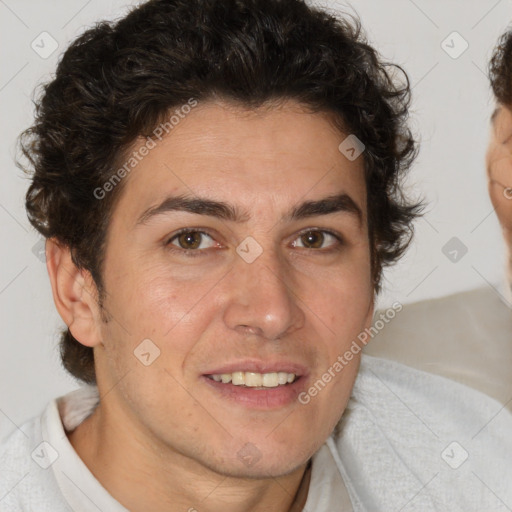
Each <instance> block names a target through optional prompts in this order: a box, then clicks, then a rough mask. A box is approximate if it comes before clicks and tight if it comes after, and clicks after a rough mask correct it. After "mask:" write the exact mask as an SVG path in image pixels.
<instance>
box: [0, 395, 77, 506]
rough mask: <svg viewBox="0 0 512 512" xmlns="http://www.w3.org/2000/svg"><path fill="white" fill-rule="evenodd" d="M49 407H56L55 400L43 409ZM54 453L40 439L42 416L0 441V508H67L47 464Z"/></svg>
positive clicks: (31, 420) (26, 423)
mask: <svg viewBox="0 0 512 512" xmlns="http://www.w3.org/2000/svg"><path fill="white" fill-rule="evenodd" d="M51 407H55V409H56V403H55V401H53V402H51V403H50V404H49V405H48V406H47V408H46V410H45V412H48V410H49V409H50V408H51ZM43 414H44V413H43ZM55 456H58V454H56V453H53V452H52V451H51V447H50V446H47V443H46V444H45V443H44V442H43V439H42V432H41V416H38V417H34V418H32V419H30V420H29V421H27V422H25V423H24V424H23V425H21V427H19V428H17V429H16V430H15V431H14V432H13V433H12V434H10V435H9V436H8V437H7V438H6V439H5V440H4V441H3V442H2V443H1V444H0V510H6V511H9V512H15V511H22V510H37V511H38V512H69V508H68V507H67V506H66V504H65V503H64V502H63V501H62V497H61V494H60V491H59V489H58V486H57V482H56V480H55V478H54V476H53V472H52V471H51V469H50V467H49V466H50V465H51V460H52V459H53V458H54V457H55Z"/></svg>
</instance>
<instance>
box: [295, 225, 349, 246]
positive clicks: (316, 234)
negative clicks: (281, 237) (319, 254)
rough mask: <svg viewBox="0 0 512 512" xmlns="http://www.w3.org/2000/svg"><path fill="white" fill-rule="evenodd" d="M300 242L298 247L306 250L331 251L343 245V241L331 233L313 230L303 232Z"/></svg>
mask: <svg viewBox="0 0 512 512" xmlns="http://www.w3.org/2000/svg"><path fill="white" fill-rule="evenodd" d="M297 240H299V241H300V242H299V243H297V242H295V244H294V245H295V246H296V247H301V248H304V249H325V250H327V249H329V248H333V247H334V246H336V245H338V246H341V245H342V240H341V239H340V237H338V236H336V235H334V234H333V233H330V232H329V231H323V230H320V229H311V230H309V231H305V232H303V233H302V234H301V235H299V237H298V238H297Z"/></svg>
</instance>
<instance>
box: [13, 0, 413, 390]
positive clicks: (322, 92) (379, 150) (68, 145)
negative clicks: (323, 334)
mask: <svg viewBox="0 0 512 512" xmlns="http://www.w3.org/2000/svg"><path fill="white" fill-rule="evenodd" d="M398 75H400V76H401V77H402V81H398V80H397V78H398ZM190 98H194V99H196V100H198V101H207V100H208V99H212V98H216V99H224V100H228V101H230V102H234V103H236V104H240V105H241V106H244V107H247V108H256V107H259V106H262V105H268V106H270V107H272V106H273V105H276V104H277V103H278V102H279V101H281V100H286V99H294V100H296V101H298V102H300V103H301V104H302V105H304V106H306V107H308V108H309V109H310V111H311V112H326V113H329V114H331V116H330V117H331V118H332V120H333V122H334V123H335V125H336V126H337V127H338V128H339V129H340V134H349V133H350V134H355V135H356V136H357V137H358V138H359V139H360V140H361V141H362V142H363V143H364V144H365V147H366V148H365V152H364V153H363V156H362V158H364V164H365V180H366V187H367V199H368V227H369V236H370V247H371V262H372V277H373V282H374V287H375V291H376V292H378V291H379V289H380V281H381V273H382V269H383V267H384V266H386V265H389V264H391V263H393V262H394V261H396V260H397V259H398V258H399V257H400V256H401V255H402V253H403V252H404V250H405V248H406V247H407V245H408V244H409V242H410V239H411V237H412V221H413V219H414V217H415V216H416V215H417V214H418V213H419V209H420V207H419V205H418V204H411V203H409V202H408V201H407V200H406V198H405V197H404V195H403V193H402V190H401V178H402V175H403V173H404V172H405V171H406V170H407V169H408V168H409V166H410V164H411V162H412V160H413V159H414V157H415V154H416V146H415V142H414V140H413V137H412V136H411V133H410V130H409V128H408V126H407V115H408V106H409V101H410V89H409V81H408V78H407V75H406V74H405V73H404V72H403V71H402V69H401V68H400V67H398V66H395V65H393V64H386V63H383V62H382V61H381V60H380V58H379V56H378V54H377V52H376V51H375V50H374V49H373V48H372V47H371V46H369V45H368V44H367V42H366V40H365V38H364V36H363V35H362V33H361V28H360V25H359V22H358V21H357V20H354V19H338V18H336V17H335V16H334V15H331V14H328V13H327V12H324V11H322V10H320V9H316V8H313V7H308V6H307V5H306V4H305V3H304V2H303V1H300V0H244V1H241V0H153V1H150V2H147V3H145V4H143V5H141V6H139V7H137V8H136V9H135V10H133V11H132V12H131V13H130V14H128V15H127V16H126V17H125V18H123V19H121V20H120V21H117V22H102V23H99V24H97V25H96V26H95V27H94V28H92V29H90V30H88V31H87V32H85V33H84V34H83V35H82V36H80V37H79V38H78V39H76V40H75V41H74V42H73V43H72V44H71V46H70V47H69V48H68V49H67V51H66V52H65V53H64V55H63V56H62V58H61V61H60V63H59V65H58V67H57V72H56V76H55V78H54V79H53V80H52V81H51V82H49V83H48V84H47V85H45V86H44V88H43V90H42V92H41V95H40V97H39V99H38V100H37V102H36V119H35V122H34V125H33V126H32V127H31V128H29V129H28V130H26V131H25V132H24V133H23V134H22V135H21V137H20V143H21V149H22V152H23V154H24V155H25V157H27V158H28V160H29V167H30V168H32V173H33V174H32V183H31V185H30V188H29V190H28V192H27V196H26V208H27V212H28V217H29V220H30V222H31V223H32V225H33V226H35V228H36V229H37V230H38V231H39V232H40V233H41V234H42V235H43V236H44V237H46V238H55V239H57V240H58V241H59V242H60V243H62V244H64V245H66V246H68V247H69V248H70V250H71V253H72V257H73V261H74V263H75V264H76V265H77V267H78V268H83V269H86V270H88V271H90V273H91V275H92V277H93V278H94V281H95V283H96V285H97V287H98V291H99V300H100V305H101V304H102V302H103V299H104V297H105V294H106V293H107V291H106V290H104V287H103V281H102V263H103V258H104V254H105V238H106V236H105V235H106V232H107V228H108V225H109V218H110V214H111V212H112V211H113V208H114V207H115V204H116V201H117V199H118V198H119V196H120V194H121V192H122V189H123V181H121V182H120V183H119V185H117V187H115V188H114V189H113V190H112V191H110V192H108V193H107V194H106V195H105V197H104V198H103V199H101V200H99V199H97V198H96V196H95V194H94V191H95V190H96V189H98V187H102V186H103V185H104V184H105V183H106V182H107V181H108V180H109V178H111V176H112V175H113V174H114V173H115V172H116V170H118V169H119V168H120V167H121V166H122V165H123V163H124V161H125V159H126V157H127V153H128V151H129V149H130V148H131V147H132V145H133V143H134V142H135V140H136V138H137V137H139V136H151V132H152V131H153V130H154V129H155V127H156V126H158V124H159V123H161V122H162V121H163V120H165V119H166V118H167V117H168V115H169V112H170V111H172V110H174V109H175V108H179V107H180V106H181V105H184V104H186V103H187V101H188V100H189V99H190ZM340 142H341V137H340ZM340 158H343V157H342V156H341V154H340ZM19 165H20V166H22V164H19ZM22 167H23V166H22ZM27 172H30V171H29V170H27ZM61 356H62V361H63V364H64V367H65V368H66V369H67V370H68V371H69V372H70V373H71V374H72V375H74V376H75V377H77V378H78V379H81V380H83V381H84V382H88V383H93V382H95V371H94V357H93V350H92V349H91V348H89V347H85V346H84V345H82V344H80V343H79V342H78V341H77V340H75V339H74V337H73V336H72V335H71V333H70V331H69V329H65V330H64V331H63V333H62V339H61Z"/></svg>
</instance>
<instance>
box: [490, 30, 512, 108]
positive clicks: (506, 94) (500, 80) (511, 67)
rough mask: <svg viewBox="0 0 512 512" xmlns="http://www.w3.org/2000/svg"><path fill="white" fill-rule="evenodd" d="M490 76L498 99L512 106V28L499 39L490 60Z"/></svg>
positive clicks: (503, 103)
mask: <svg viewBox="0 0 512 512" xmlns="http://www.w3.org/2000/svg"><path fill="white" fill-rule="evenodd" d="M489 78H490V80H491V87H492V90H493V92H494V96H495V97H496V100H497V101H498V102H499V103H501V104H502V105H506V106H508V107H512V29H509V30H508V31H507V32H505V33H504V34H502V35H501V36H500V38H499V39H498V43H497V45H496V47H495V48H494V51H493V54H492V57H491V60H490V62H489Z"/></svg>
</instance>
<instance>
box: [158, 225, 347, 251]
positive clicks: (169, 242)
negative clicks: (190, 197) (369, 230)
mask: <svg viewBox="0 0 512 512" xmlns="http://www.w3.org/2000/svg"><path fill="white" fill-rule="evenodd" d="M314 232H318V233H323V234H327V235H331V236H332V237H333V238H334V239H335V240H336V243H335V244H334V245H333V247H331V248H330V249H308V248H307V247H299V249H305V250H310V251H316V252H319V253H323V254H330V253H332V252H335V251H339V250H340V249H341V247H342V246H343V245H345V241H344V239H343V237H342V236H341V235H340V234H338V233H337V232H335V231H330V230H328V229H320V228H308V229H306V230H304V231H301V232H300V233H298V234H297V237H296V238H295V240H296V239H297V238H300V237H301V236H303V235H305V234H307V233H314ZM183 233H200V234H201V235H207V236H208V237H210V238H211V239H212V240H213V239H214V238H213V236H212V235H211V234H210V233H208V231H207V230H204V229H201V228H195V229H192V228H183V229H180V230H179V231H177V232H176V233H174V234H173V235H172V237H171V238H169V239H167V242H166V243H165V246H166V247H167V248H168V250H169V251H170V252H175V253H181V254H183V255H185V256H187V257H192V258H195V257H197V256H204V251H206V250H208V249H182V248H181V247H177V246H174V245H173V244H172V242H173V241H174V240H175V239H177V238H178V237H179V236H180V235H182V234H183Z"/></svg>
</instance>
